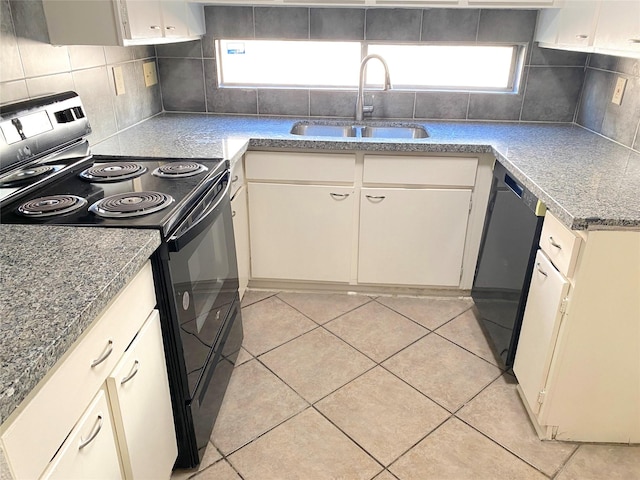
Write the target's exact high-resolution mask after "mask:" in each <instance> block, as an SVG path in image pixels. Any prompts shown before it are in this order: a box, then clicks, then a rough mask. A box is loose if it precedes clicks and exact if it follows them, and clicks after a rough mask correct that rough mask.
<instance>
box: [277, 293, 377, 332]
mask: <svg viewBox="0 0 640 480" xmlns="http://www.w3.org/2000/svg"><path fill="white" fill-rule="evenodd" d="M278 298H280V299H282V300H283V301H285V302H286V303H288V304H289V305H291V306H292V307H293V308H295V309H296V310H299V311H300V312H302V313H304V314H305V315H306V316H307V317H309V318H311V319H312V320H314V321H315V322H318V323H320V324H322V323H326V322H328V321H329V320H333V319H334V318H336V317H339V316H340V315H342V314H344V313H347V312H350V311H351V310H353V309H355V308H358V307H359V306H361V305H364V304H365V303H369V302H370V301H371V297H368V296H366V295H347V294H338V293H336V294H333V293H279V294H278Z"/></svg>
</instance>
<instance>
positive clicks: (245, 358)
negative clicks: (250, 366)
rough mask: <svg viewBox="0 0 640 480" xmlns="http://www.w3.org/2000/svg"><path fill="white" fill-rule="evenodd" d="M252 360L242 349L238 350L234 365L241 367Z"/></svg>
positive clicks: (251, 356)
mask: <svg viewBox="0 0 640 480" xmlns="http://www.w3.org/2000/svg"><path fill="white" fill-rule="evenodd" d="M252 358H253V355H251V354H250V353H249V352H247V351H246V350H245V349H244V348H241V349H240V353H238V358H237V359H236V365H242V364H243V363H246V362H248V361H249V360H251V359H252Z"/></svg>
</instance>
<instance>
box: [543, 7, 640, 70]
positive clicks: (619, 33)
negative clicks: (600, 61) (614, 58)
mask: <svg viewBox="0 0 640 480" xmlns="http://www.w3.org/2000/svg"><path fill="white" fill-rule="evenodd" d="M535 39H536V41H538V42H539V43H540V46H541V47H548V48H558V49H563V50H577V51H581V52H596V53H604V54H609V55H619V56H627V57H636V58H639V57H640V2H638V1H637V0H606V1H602V0H565V1H564V2H563V4H562V8H559V9H549V10H541V11H540V15H539V17H538V24H537V28H536V37H535Z"/></svg>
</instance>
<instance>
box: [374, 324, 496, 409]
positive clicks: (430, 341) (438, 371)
mask: <svg viewBox="0 0 640 480" xmlns="http://www.w3.org/2000/svg"><path fill="white" fill-rule="evenodd" d="M383 365H384V367H386V368H388V369H389V370H390V371H392V372H393V373H395V374H396V375H398V376H399V377H400V378H402V379H404V380H405V381H407V382H408V383H409V384H411V385H413V386H414V387H416V388H417V389H418V390H420V391H421V392H422V393H424V394H425V395H427V396H428V397H429V398H431V399H432V400H435V401H436V402H438V403H439V404H440V405H442V406H443V407H445V408H446V409H448V410H449V411H452V412H453V411H455V410H457V409H458V408H459V407H461V406H462V405H463V404H464V403H465V402H467V401H468V400H469V399H471V398H472V397H473V396H474V395H476V394H477V393H478V392H479V391H480V390H482V389H483V388H484V387H485V386H486V385H488V384H489V383H491V382H492V381H493V380H495V379H496V378H497V377H498V376H499V375H500V369H498V368H497V367H495V366H494V365H491V364H489V363H487V362H485V361H484V360H482V359H480V358H478V357H476V356H475V355H473V354H471V353H469V352H467V351H466V350H464V349H462V348H460V347H458V346H457V345H454V344H453V343H451V342H449V341H448V340H445V339H444V338H441V337H439V336H438V335H436V334H435V333H432V334H430V335H428V336H427V337H425V338H423V339H422V340H420V341H418V342H416V343H414V344H413V345H411V346H410V347H409V348H407V349H405V350H403V351H402V352H400V353H398V354H397V355H394V356H393V357H391V358H390V359H389V360H387V361H386V362H384V364H383Z"/></svg>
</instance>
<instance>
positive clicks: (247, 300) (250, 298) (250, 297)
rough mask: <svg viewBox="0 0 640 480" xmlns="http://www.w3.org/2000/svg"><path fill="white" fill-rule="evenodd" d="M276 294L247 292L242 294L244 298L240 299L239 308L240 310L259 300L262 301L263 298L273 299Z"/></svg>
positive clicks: (260, 291) (258, 291) (257, 291)
mask: <svg viewBox="0 0 640 480" xmlns="http://www.w3.org/2000/svg"><path fill="white" fill-rule="evenodd" d="M277 293H278V292H267V291H262V290H247V291H245V292H244V296H243V297H242V302H241V306H242V308H244V307H248V306H249V305H252V304H254V303H256V302H259V301H260V300H264V299H265V298H269V297H273V296H274V295H276V294H277Z"/></svg>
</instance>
